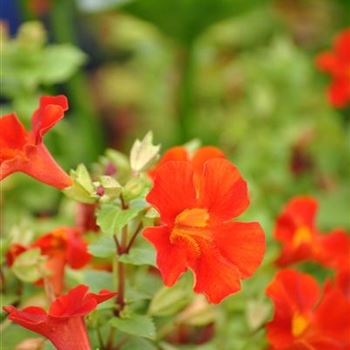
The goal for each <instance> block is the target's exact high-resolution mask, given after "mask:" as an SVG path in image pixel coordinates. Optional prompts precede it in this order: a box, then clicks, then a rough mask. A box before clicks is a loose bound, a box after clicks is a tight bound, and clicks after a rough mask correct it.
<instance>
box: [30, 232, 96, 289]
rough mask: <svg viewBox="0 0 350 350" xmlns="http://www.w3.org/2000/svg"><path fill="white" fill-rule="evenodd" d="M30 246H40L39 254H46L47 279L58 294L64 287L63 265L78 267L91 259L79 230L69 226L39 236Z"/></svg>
mask: <svg viewBox="0 0 350 350" xmlns="http://www.w3.org/2000/svg"><path fill="white" fill-rule="evenodd" d="M31 247H33V248H36V247H38V248H40V250H41V254H42V255H45V256H47V262H46V267H47V269H48V270H49V272H50V276H49V281H50V283H51V285H52V287H53V290H54V293H55V294H56V295H60V294H61V292H62V290H63V287H64V270H65V266H66V265H69V266H70V267H71V268H73V269H80V268H82V267H84V266H85V265H86V264H87V263H88V262H89V261H90V259H91V255H90V254H89V253H88V251H87V245H86V243H85V242H84V240H83V238H82V235H81V233H80V231H78V230H76V229H73V228H69V227H62V228H57V229H55V230H53V231H51V232H49V233H47V234H45V235H43V236H41V237H40V238H39V239H38V240H36V241H35V242H34V243H33V244H32V245H31Z"/></svg>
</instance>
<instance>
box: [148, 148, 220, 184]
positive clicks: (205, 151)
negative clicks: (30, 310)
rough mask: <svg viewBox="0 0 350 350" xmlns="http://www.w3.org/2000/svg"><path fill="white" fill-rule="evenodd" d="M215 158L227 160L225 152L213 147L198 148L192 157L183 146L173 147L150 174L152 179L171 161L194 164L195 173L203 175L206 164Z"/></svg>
mask: <svg viewBox="0 0 350 350" xmlns="http://www.w3.org/2000/svg"><path fill="white" fill-rule="evenodd" d="M213 158H225V155H224V152H222V151H221V150H220V149H219V148H217V147H213V146H204V147H200V148H198V149H197V150H196V151H195V152H194V153H193V154H192V155H191V154H190V153H189V151H188V150H187V149H186V148H185V147H182V146H176V147H172V148H170V149H169V150H167V151H166V152H165V153H164V155H163V156H162V158H160V160H159V162H158V164H157V165H156V166H155V167H154V168H153V169H152V170H151V171H150V172H149V174H150V175H151V177H154V176H155V174H156V172H157V169H158V168H159V167H160V166H162V165H163V164H165V163H166V162H169V161H181V160H184V161H190V162H191V163H192V166H193V169H194V172H195V173H196V174H199V175H200V174H201V173H202V170H203V165H204V163H205V162H206V161H207V160H209V159H213Z"/></svg>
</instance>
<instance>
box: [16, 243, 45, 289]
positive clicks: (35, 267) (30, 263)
mask: <svg viewBox="0 0 350 350" xmlns="http://www.w3.org/2000/svg"><path fill="white" fill-rule="evenodd" d="M45 260H46V259H45V257H43V256H42V255H41V251H40V248H34V249H30V250H27V251H26V252H24V253H22V254H21V255H19V256H18V257H17V258H16V260H15V262H14V263H13V265H12V267H11V270H12V271H13V273H14V274H15V275H16V276H17V277H18V278H19V279H20V280H22V281H24V282H35V281H37V280H39V279H40V278H42V277H43V271H44V268H43V265H44V262H45Z"/></svg>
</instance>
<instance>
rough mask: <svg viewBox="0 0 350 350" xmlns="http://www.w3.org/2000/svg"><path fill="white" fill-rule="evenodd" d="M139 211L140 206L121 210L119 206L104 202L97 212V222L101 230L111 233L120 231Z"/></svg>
mask: <svg viewBox="0 0 350 350" xmlns="http://www.w3.org/2000/svg"><path fill="white" fill-rule="evenodd" d="M139 212H140V208H129V209H125V210H122V209H121V208H120V207H119V206H116V205H113V204H106V205H103V206H102V207H101V209H100V210H99V211H98V212H97V224H98V225H99V226H100V228H101V230H102V232H104V233H107V234H109V235H113V234H115V233H118V232H120V231H121V229H122V228H123V227H124V226H126V225H127V224H128V223H129V221H131V220H132V219H134V218H135V217H136V216H137V215H138V213H139Z"/></svg>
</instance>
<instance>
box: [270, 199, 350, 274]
mask: <svg viewBox="0 0 350 350" xmlns="http://www.w3.org/2000/svg"><path fill="white" fill-rule="evenodd" d="M317 210H318V202H317V200H316V199H315V198H313V197H308V196H299V197H294V198H292V199H291V200H290V201H289V202H288V203H287V205H286V207H285V208H284V210H283V211H282V213H281V214H280V215H279V216H278V217H277V221H276V225H275V229H274V236H275V238H276V240H278V241H279V242H280V243H281V244H282V251H281V254H280V256H279V257H278V259H277V264H278V265H279V266H281V267H284V266H288V265H290V264H293V263H296V262H300V261H306V260H313V261H317V262H318V263H320V264H322V265H324V266H326V267H330V268H335V269H338V268H341V267H342V266H345V265H348V264H349V256H350V237H349V236H348V234H347V233H346V232H345V231H344V230H343V229H335V230H333V231H331V232H330V233H328V234H321V233H320V232H319V230H318V229H317V227H316V214H317Z"/></svg>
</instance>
